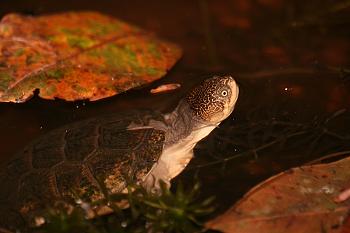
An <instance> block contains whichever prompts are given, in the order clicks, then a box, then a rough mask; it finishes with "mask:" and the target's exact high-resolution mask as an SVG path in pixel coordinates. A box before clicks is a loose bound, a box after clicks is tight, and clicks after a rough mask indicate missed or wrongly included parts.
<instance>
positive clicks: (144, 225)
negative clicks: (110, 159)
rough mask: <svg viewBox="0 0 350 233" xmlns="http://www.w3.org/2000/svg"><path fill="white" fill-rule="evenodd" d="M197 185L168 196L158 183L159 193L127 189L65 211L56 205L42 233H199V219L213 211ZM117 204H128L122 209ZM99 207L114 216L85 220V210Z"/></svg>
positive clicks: (166, 190)
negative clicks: (105, 208) (106, 208)
mask: <svg viewBox="0 0 350 233" xmlns="http://www.w3.org/2000/svg"><path fill="white" fill-rule="evenodd" d="M199 187H200V186H199V184H198V183H196V184H195V185H194V186H193V188H191V189H190V190H187V189H186V190H185V189H184V188H183V186H182V184H179V185H178V186H177V188H176V190H175V191H174V192H171V191H170V190H169V189H168V188H167V187H166V185H165V183H164V182H162V181H161V182H160V190H161V191H160V193H158V194H157V193H151V192H148V191H147V190H146V189H145V188H143V187H142V186H140V185H135V184H133V185H129V186H128V188H127V189H128V193H120V194H112V195H108V194H107V193H106V190H102V191H103V192H104V193H105V199H103V200H101V201H98V202H94V203H86V202H82V201H80V200H79V201H78V202H77V205H76V206H74V207H71V208H67V203H58V204H57V205H56V206H55V207H54V208H51V209H50V210H49V211H48V212H47V216H46V218H45V221H46V224H45V225H43V226H42V227H41V228H40V229H39V232H42V233H49V232H50V233H72V232H84V233H109V232H153V233H156V232H199V231H202V230H203V229H202V221H201V220H202V218H203V217H205V216H207V215H208V214H210V213H211V212H212V211H213V210H214V207H213V200H214V198H213V197H210V198H208V199H205V200H200V199H199V197H198V194H199ZM118 203H119V204H120V203H128V208H125V209H121V208H120V207H119V204H118ZM98 205H108V206H109V207H110V208H111V209H113V210H114V212H113V213H112V214H110V215H108V216H98V217H96V218H94V219H87V210H93V209H94V208H93V207H96V206H98Z"/></svg>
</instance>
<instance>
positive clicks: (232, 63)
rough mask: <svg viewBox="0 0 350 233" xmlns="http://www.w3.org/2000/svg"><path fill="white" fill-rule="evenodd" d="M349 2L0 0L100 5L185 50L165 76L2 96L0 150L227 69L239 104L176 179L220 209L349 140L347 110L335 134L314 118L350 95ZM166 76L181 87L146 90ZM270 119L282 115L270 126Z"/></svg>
mask: <svg viewBox="0 0 350 233" xmlns="http://www.w3.org/2000/svg"><path fill="white" fill-rule="evenodd" d="M349 6H350V3H349V1H336V2H335V1H332V0H328V1H315V0H311V1H292V0H288V1H287V0H286V1H283V0H232V1H224V0H215V1H209V0H197V1H189V0H186V1H185V0H183V1H179V0H176V1H173V0H167V1H160V0H159V1H156V0H149V1H141V0H138V1H136V0H134V1H112V0H109V1H108V0H100V1H83V0H74V1H63V0H60V1H47V0H25V1H16V0H8V1H7V0H2V1H1V2H0V16H3V15H5V14H7V13H10V12H17V13H23V14H29V15H33V16H35V15H41V14H48V13H57V12H62V11H75V10H93V11H99V12H102V13H106V14H109V15H112V16H114V17H117V18H119V19H122V20H125V21H127V22H129V23H132V24H135V25H137V26H140V27H142V28H144V29H147V30H149V31H152V32H154V33H156V34H157V35H159V36H160V37H162V38H165V39H168V40H170V41H173V42H175V43H178V44H179V45H180V46H181V47H182V48H183V50H184V56H183V58H182V59H181V60H180V61H179V62H178V64H177V65H176V66H175V67H174V69H172V70H171V71H170V72H169V74H168V75H166V77H164V78H163V79H161V80H159V81H157V82H155V83H154V84H151V85H150V86H148V87H145V89H140V90H131V91H128V92H127V93H124V94H121V95H118V96H115V97H112V98H108V99H105V100H101V101H97V102H87V101H80V102H73V103H67V102H65V101H62V100H56V101H47V100H42V99H39V98H38V97H33V98H32V99H31V100H30V101H28V102H26V103H23V104H10V103H0V145H1V146H0V156H1V157H0V160H1V161H5V160H7V159H9V158H11V156H12V155H13V153H15V152H16V151H17V150H19V149H20V148H22V147H23V146H24V145H25V144H27V143H28V142H29V141H31V140H32V139H34V138H36V137H38V136H39V135H42V134H44V133H45V132H47V131H49V130H50V129H53V128H56V127H59V126H61V125H63V124H66V123H69V122H73V121H77V120H80V119H84V118H87V117H90V116H98V115H101V114H104V113H111V112H122V111H126V110H128V109H134V108H140V107H145V106H147V107H149V108H154V109H158V110H161V111H169V110H171V109H172V108H173V107H174V106H175V105H176V103H177V101H178V100H179V98H181V96H182V95H183V93H185V92H186V91H187V90H188V89H189V88H190V87H192V86H193V85H194V84H195V83H197V82H198V81H200V80H202V79H204V78H205V77H207V76H209V75H212V74H218V73H220V74H221V73H228V74H232V75H233V76H235V77H236V79H237V80H238V82H239V83H240V85H241V94H240V98H239V102H238V105H237V109H236V111H235V113H234V115H233V116H231V117H230V118H229V119H228V120H226V121H225V122H224V123H223V124H222V126H221V127H220V128H219V129H217V130H215V131H214V132H213V134H212V135H211V136H210V137H209V138H207V139H206V140H205V141H204V142H203V143H200V145H199V146H198V148H197V150H196V158H195V159H194V160H193V162H191V164H190V166H189V168H188V169H186V171H185V172H184V173H183V174H182V175H181V176H180V177H178V179H177V181H178V180H183V181H184V182H185V183H187V182H189V183H191V182H192V181H193V177H194V176H198V178H199V180H200V181H201V183H202V188H203V195H216V196H217V197H218V203H219V206H220V208H219V209H225V207H226V208H227V207H228V206H229V205H230V204H232V203H233V202H234V201H236V200H237V199H238V198H239V197H241V196H242V195H243V194H244V193H245V192H246V191H247V190H248V189H249V188H251V187H252V186H254V185H255V184H257V183H258V182H259V181H262V180H263V179H265V178H267V177H269V176H271V175H273V174H276V173H278V172H280V171H283V170H285V169H287V168H289V167H292V166H298V165H301V164H304V163H305V162H308V161H311V160H313V159H315V158H318V157H320V156H322V155H325V154H328V153H331V152H335V151H344V150H346V149H347V147H346V146H347V145H350V144H349V143H348V142H349V140H348V137H347V135H348V134H349V132H350V128H349V124H348V122H349V121H348V117H349V116H348V115H347V111H345V113H344V114H342V115H341V117H342V118H336V119H334V120H332V122H331V124H329V125H327V127H329V128H330V129H331V130H334V131H336V133H337V135H341V136H342V137H343V136H344V137H343V138H342V139H339V140H338V139H337V140H335V139H334V138H333V139H331V138H328V137H323V135H321V131H318V130H320V129H323V128H320V127H319V128H317V127H316V126H315V125H317V124H321V122H323V120H324V119H326V118H327V117H329V116H331V115H332V114H333V113H334V112H337V111H339V110H341V109H345V110H346V109H347V108H348V107H349V104H350V96H349V93H348V89H349V82H348V78H349V77H348V73H347V72H349V71H347V72H346V70H345V69H346V68H349V66H350V64H349V63H350V60H349V55H350V44H349V36H350V30H349V23H350V16H349V15H350V14H349V13H350V12H349V8H350V7H349ZM166 82H179V83H181V85H182V88H181V89H180V90H177V91H175V92H172V93H166V94H160V95H151V94H149V89H150V88H152V87H154V86H157V85H159V84H161V83H166ZM274 119H279V120H282V121H283V122H288V124H289V125H283V127H281V126H278V127H276V125H274ZM300 124H301V125H304V126H305V127H309V126H310V127H313V126H315V129H311V131H312V130H314V131H312V132H311V133H310V134H307V135H304V136H305V137H301V138H293V137H291V138H288V140H289V141H288V143H287V144H281V143H275V144H273V146H272V147H268V148H267V150H259V151H258V152H259V156H257V154H254V153H253V155H252V153H246V154H245V156H242V157H240V158H239V159H230V161H229V162H223V161H224V158H227V157H232V156H233V155H237V154H239V153H242V152H247V151H250V150H252V149H254V148H258V147H259V146H261V145H264V143H265V144H266V143H268V142H269V140H270V141H271V140H272V141H273V140H276V139H280V138H281V137H286V135H287V136H288V132H292V131H293V130H296V131H297V130H299V128H298V127H299V126H300ZM288 127H290V129H289V128H288ZM259 130H260V131H259ZM288 130H289V131H288ZM266 132H272V133H271V135H269V134H267V133H266ZM266 134H267V136H266ZM263 135H265V136H263ZM319 135H321V136H320V137H319ZM318 137H319V139H317V138H318ZM262 138H264V140H262ZM237 139H240V140H241V141H242V142H240V143H239V142H238V141H239V140H238V141H237ZM316 139H317V140H316ZM332 140H333V141H332ZM282 141H283V140H282ZM296 142H298V143H296ZM313 142H315V143H314V144H312V143H313ZM310 145H313V148H311V149H310V148H309V146H310ZM315 148H316V149H315ZM211 162H215V163H216V164H215V165H209V164H208V163H211ZM207 165H208V166H207ZM198 166H202V167H198Z"/></svg>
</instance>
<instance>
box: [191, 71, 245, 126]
mask: <svg viewBox="0 0 350 233" xmlns="http://www.w3.org/2000/svg"><path fill="white" fill-rule="evenodd" d="M238 93H239V88H238V85H237V83H236V82H235V80H234V79H233V78H232V77H231V76H214V77H212V78H209V79H206V80H204V81H203V82H202V83H201V84H199V85H198V86H196V87H195V88H194V89H193V90H192V91H191V92H190V93H189V94H188V95H187V96H186V100H187V103H188V104H189V105H190V108H191V110H192V111H193V114H194V115H195V116H196V117H199V118H200V119H201V120H204V121H205V122H208V123H210V124H217V123H220V122H221V121H223V120H224V119H226V118H227V117H228V116H229V115H230V114H231V113H232V111H233V109H234V107H235V104H236V102H237V98H238Z"/></svg>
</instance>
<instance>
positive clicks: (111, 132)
mask: <svg viewBox="0 0 350 233" xmlns="http://www.w3.org/2000/svg"><path fill="white" fill-rule="evenodd" d="M150 119H157V120H162V119H163V117H162V115H161V114H160V113H156V112H151V111H137V112H132V113H129V114H123V115H112V116H106V117H100V118H93V119H88V120H84V121H81V122H77V123H73V124H70V125H67V126H64V127H62V128H59V129H56V130H53V131H51V132H49V133H48V134H46V135H44V136H42V137H40V138H39V139H37V140H35V141H34V142H32V143H31V144H29V145H28V146H27V147H25V148H24V150H22V151H21V152H19V153H18V154H16V155H15V156H14V157H13V158H12V160H10V161H9V162H8V163H7V164H6V165H5V166H3V168H1V170H0V187H1V192H0V229H1V227H3V228H6V229H13V226H16V227H21V226H23V227H26V226H27V225H31V224H32V223H33V220H34V218H35V216H41V212H42V211H44V209H45V208H47V207H48V206H52V204H53V203H54V202H55V201H56V200H62V199H63V200H67V201H72V200H73V199H76V198H77V197H79V198H81V199H84V200H87V201H94V200H99V199H101V198H103V194H102V192H101V184H102V183H104V186H105V187H106V188H107V191H108V192H109V193H117V192H122V191H123V190H124V189H125V188H126V185H127V182H129V181H131V182H139V181H141V180H142V178H143V177H144V176H145V175H146V174H147V173H148V172H149V171H150V169H151V168H152V166H153V165H154V163H155V162H156V161H157V160H158V159H159V157H160V154H161V152H162V149H163V144H164V140H165V132H164V131H161V130H157V129H154V128H142V129H140V128H138V129H135V130H132V129H129V128H128V126H129V125H130V124H131V123H132V124H136V125H141V126H142V125H144V126H147V125H148V123H149V120H150Z"/></svg>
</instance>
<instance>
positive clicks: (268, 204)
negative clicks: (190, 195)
mask: <svg viewBox="0 0 350 233" xmlns="http://www.w3.org/2000/svg"><path fill="white" fill-rule="evenodd" d="M349 167H350V157H348V158H345V159H343V160H340V161H337V162H334V163H329V164H321V165H313V166H304V167H300V168H294V169H291V170H288V171H286V172H283V173H281V174H279V175H276V176H274V177H272V178H270V179H268V180H266V181H265V182H263V183H261V184H259V185H258V186H256V187H255V188H253V189H252V190H251V191H250V192H248V193H247V194H246V195H245V196H244V198H243V199H242V200H240V201H239V202H238V203H236V204H235V205H234V206H233V207H232V208H231V209H229V210H228V211H227V212H226V213H224V214H223V215H221V216H219V217H217V218H215V219H214V220H211V221H210V222H208V223H207V224H206V225H207V227H208V228H210V229H215V230H220V231H223V232H232V233H234V232H239V233H253V232H254V233H255V232H260V233H277V232H278V233H280V232H285V233H288V232H308V233H316V232H317V233H319V232H320V233H321V232H332V233H333V232H342V230H343V229H342V225H343V224H344V222H345V220H346V219H347V217H348V215H349V213H350V200H346V201H344V202H337V201H336V200H337V199H336V197H337V196H338V194H339V193H340V192H341V191H343V190H345V189H346V188H348V187H350V169H349Z"/></svg>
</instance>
